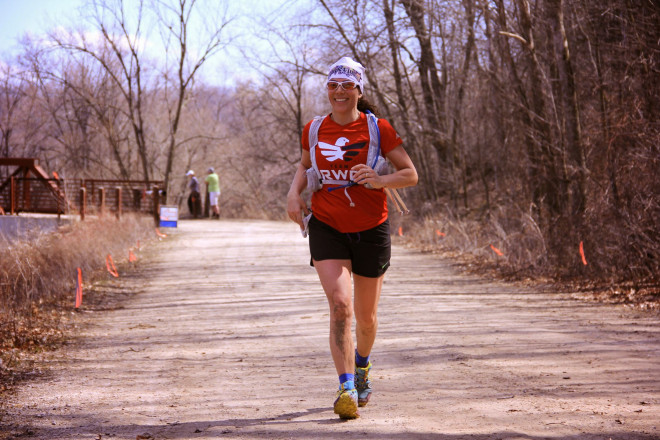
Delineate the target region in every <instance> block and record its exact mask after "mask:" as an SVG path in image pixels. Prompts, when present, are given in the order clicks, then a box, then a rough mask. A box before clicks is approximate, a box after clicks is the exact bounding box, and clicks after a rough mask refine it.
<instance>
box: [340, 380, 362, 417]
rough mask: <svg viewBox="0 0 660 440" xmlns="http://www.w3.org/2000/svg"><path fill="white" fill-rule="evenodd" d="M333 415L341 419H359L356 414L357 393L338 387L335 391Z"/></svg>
mask: <svg viewBox="0 0 660 440" xmlns="http://www.w3.org/2000/svg"><path fill="white" fill-rule="evenodd" d="M334 406H335V414H338V415H339V418H341V419H357V418H358V417H360V413H359V412H358V393H357V390H356V389H355V388H353V389H350V390H347V389H344V385H341V386H340V387H339V391H337V399H336V400H335V404H334Z"/></svg>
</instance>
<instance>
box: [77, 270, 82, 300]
mask: <svg viewBox="0 0 660 440" xmlns="http://www.w3.org/2000/svg"><path fill="white" fill-rule="evenodd" d="M77 269H78V283H77V285H76V309H77V308H78V307H80V306H81V305H82V297H83V291H82V270H81V269H80V268H79V267H78V268H77Z"/></svg>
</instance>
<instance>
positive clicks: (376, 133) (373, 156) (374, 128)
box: [366, 112, 380, 170]
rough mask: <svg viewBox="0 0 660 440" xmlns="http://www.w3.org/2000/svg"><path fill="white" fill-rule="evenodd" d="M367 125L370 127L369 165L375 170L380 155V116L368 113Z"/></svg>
mask: <svg viewBox="0 0 660 440" xmlns="http://www.w3.org/2000/svg"><path fill="white" fill-rule="evenodd" d="M366 115H367V126H368V127H369V154H368V155H367V165H369V166H370V167H371V168H373V169H374V170H375V169H376V164H377V161H378V158H379V156H380V130H378V118H377V117H376V116H375V115H374V114H373V113H371V112H369V113H366Z"/></svg>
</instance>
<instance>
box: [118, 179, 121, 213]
mask: <svg viewBox="0 0 660 440" xmlns="http://www.w3.org/2000/svg"><path fill="white" fill-rule="evenodd" d="M120 218H121V186H118V187H117V220H119V219H120Z"/></svg>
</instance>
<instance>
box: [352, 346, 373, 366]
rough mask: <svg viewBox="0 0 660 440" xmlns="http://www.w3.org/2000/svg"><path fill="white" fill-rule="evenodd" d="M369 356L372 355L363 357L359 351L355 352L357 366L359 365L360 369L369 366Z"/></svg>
mask: <svg viewBox="0 0 660 440" xmlns="http://www.w3.org/2000/svg"><path fill="white" fill-rule="evenodd" d="M369 356H370V355H367V357H362V356H360V353H358V351H357V350H355V365H357V366H358V367H360V368H364V367H366V366H367V365H369Z"/></svg>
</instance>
